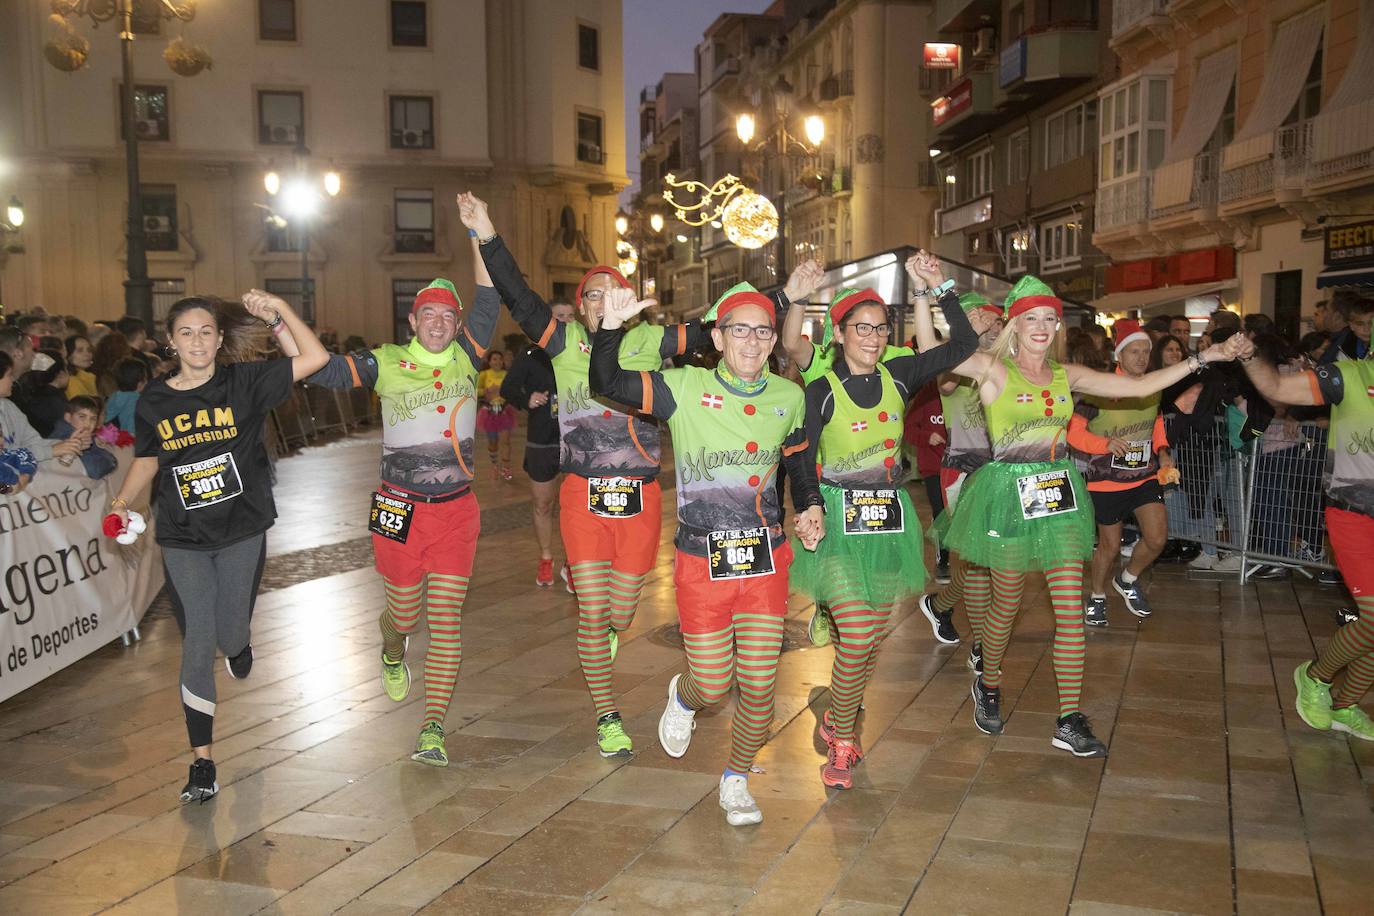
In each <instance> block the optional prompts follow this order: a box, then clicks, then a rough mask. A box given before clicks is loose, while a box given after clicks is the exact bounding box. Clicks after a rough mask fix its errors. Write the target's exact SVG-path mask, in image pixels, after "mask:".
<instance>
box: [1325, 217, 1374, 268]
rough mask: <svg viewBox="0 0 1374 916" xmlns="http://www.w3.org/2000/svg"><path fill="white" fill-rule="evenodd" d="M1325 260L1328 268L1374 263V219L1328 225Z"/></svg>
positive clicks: (1361, 265)
mask: <svg viewBox="0 0 1374 916" xmlns="http://www.w3.org/2000/svg"><path fill="white" fill-rule="evenodd" d="M1324 260H1325V261H1326V266H1327V267H1328V268H1333V267H1337V268H1338V267H1363V266H1366V265H1369V264H1374V220H1366V221H1365V222H1362V223H1347V224H1346V225H1344V226H1327V227H1326V250H1325V258H1324Z"/></svg>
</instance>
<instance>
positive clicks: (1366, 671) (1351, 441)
mask: <svg viewBox="0 0 1374 916" xmlns="http://www.w3.org/2000/svg"><path fill="white" fill-rule="evenodd" d="M1231 340H1235V341H1237V345H1236V347H1237V351H1238V353H1237V355H1238V356H1239V357H1240V359H1241V363H1242V364H1243V365H1244V366H1245V373H1246V374H1247V375H1248V376H1250V381H1252V382H1254V383H1255V387H1256V388H1258V389H1259V392H1260V394H1262V395H1264V396H1265V397H1266V398H1268V399H1269V400H1271V401H1275V402H1278V403H1283V404H1293V405H1299V406H1306V405H1322V404H1330V405H1331V429H1330V432H1329V433H1328V434H1327V439H1326V443H1327V444H1326V468H1325V474H1324V475H1323V476H1324V478H1325V484H1326V531H1327V534H1328V535H1330V537H1331V551H1332V552H1333V553H1334V554H1335V555H1336V566H1337V567H1338V568H1339V569H1340V571H1341V575H1342V576H1343V577H1344V578H1345V584H1346V586H1347V587H1348V588H1349V589H1350V594H1351V595H1353V596H1354V597H1355V604H1356V605H1357V606H1358V607H1359V609H1360V616H1359V617H1358V618H1357V619H1355V620H1353V621H1351V622H1350V623H1347V624H1346V625H1345V626H1343V627H1341V628H1340V629H1339V630H1337V631H1336V635H1334V636H1332V637H1331V641H1330V642H1328V643H1327V644H1326V648H1325V649H1323V650H1322V652H1321V654H1320V655H1319V656H1317V660H1316V661H1308V662H1303V663H1302V664H1301V665H1299V666H1298V667H1297V670H1295V671H1294V672H1293V680H1294V682H1295V683H1296V684H1297V687H1298V694H1297V710H1298V715H1299V716H1301V717H1302V720H1303V721H1304V722H1306V723H1307V724H1308V725H1310V726H1312V727H1313V728H1316V729H1320V730H1322V731H1326V730H1331V731H1338V732H1345V733H1346V734H1348V735H1354V736H1355V737H1356V738H1359V739H1361V740H1363V741H1374V722H1372V721H1370V718H1369V716H1368V714H1366V713H1365V711H1364V710H1363V709H1361V708H1360V706H1359V702H1360V698H1361V697H1363V696H1364V695H1365V693H1367V692H1368V691H1369V687H1370V685H1371V684H1374V563H1371V562H1370V559H1369V554H1370V551H1371V550H1374V360H1370V359H1342V360H1340V361H1339V362H1335V363H1331V364H1330V365H1325V366H1318V367H1317V368H1316V369H1313V370H1311V371H1308V372H1299V373H1294V374H1292V375H1280V374H1279V373H1278V370H1277V369H1275V368H1274V367H1273V366H1272V365H1270V364H1269V363H1267V362H1265V361H1264V358H1263V357H1261V356H1259V354H1258V353H1256V352H1255V349H1254V344H1253V343H1252V342H1250V341H1248V340H1246V339H1245V335H1244V334H1237V335H1235V336H1234V337H1232V338H1231ZM1342 671H1344V672H1345V677H1344V679H1343V680H1342V681H1341V684H1340V686H1339V687H1337V686H1335V685H1334V683H1333V682H1334V681H1335V679H1336V676H1337V675H1338V674H1340V673H1341V672H1342Z"/></svg>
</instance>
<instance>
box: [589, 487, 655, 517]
mask: <svg viewBox="0 0 1374 916" xmlns="http://www.w3.org/2000/svg"><path fill="white" fill-rule="evenodd" d="M643 509H644V481H642V480H632V479H630V478H628V477H588V478H587V511H588V512H590V513H591V514H592V515H598V516H600V517H601V518H634V517H635V516H636V515H638V514H639V513H640V512H642V511H643Z"/></svg>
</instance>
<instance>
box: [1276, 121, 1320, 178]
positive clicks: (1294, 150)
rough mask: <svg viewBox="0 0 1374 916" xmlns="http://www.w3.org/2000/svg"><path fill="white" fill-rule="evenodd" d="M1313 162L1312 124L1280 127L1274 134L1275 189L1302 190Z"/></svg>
mask: <svg viewBox="0 0 1374 916" xmlns="http://www.w3.org/2000/svg"><path fill="white" fill-rule="evenodd" d="M1311 161H1312V122H1311V120H1307V121H1303V122H1302V123H1301V124H1290V125H1289V126H1288V127H1280V128H1279V129H1278V130H1277V131H1276V132H1275V134H1274V187H1275V188H1276V189H1279V190H1302V186H1303V182H1305V181H1306V180H1307V166H1308V163H1310V162H1311Z"/></svg>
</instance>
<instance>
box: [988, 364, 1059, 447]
mask: <svg viewBox="0 0 1374 916" xmlns="http://www.w3.org/2000/svg"><path fill="white" fill-rule="evenodd" d="M1002 364H1003V365H1004V366H1006V369H1007V384H1006V387H1005V388H1003V389H1002V393H1001V394H1000V395H999V396H998V398H997V400H995V401H993V402H992V403H991V404H989V405H987V407H986V408H985V409H984V414H985V415H986V416H987V420H988V439H989V440H990V442H991V444H992V456H993V458H995V459H996V460H997V461H1001V462H1003V463H1005V464H1031V463H1037V462H1044V461H1056V460H1061V459H1063V458H1065V457H1066V455H1067V449H1068V447H1067V445H1066V444H1065V442H1064V433H1065V428H1066V427H1067V426H1068V425H1069V417H1070V415H1071V414H1072V413H1073V395H1072V394H1071V393H1070V392H1069V377H1068V375H1067V374H1066V373H1065V372H1064V367H1063V366H1061V365H1059V363H1056V362H1054V361H1051V362H1050V363H1049V367H1050V369H1051V370H1052V372H1053V377H1052V378H1051V379H1050V383H1049V385H1048V386H1045V385H1037V384H1034V383H1033V382H1031V381H1030V380H1028V379H1027V378H1026V377H1025V376H1024V375H1022V374H1021V370H1020V368H1018V367H1017V365H1016V363H1015V362H1014V361H1013V360H1011V359H1003V360H1002Z"/></svg>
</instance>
